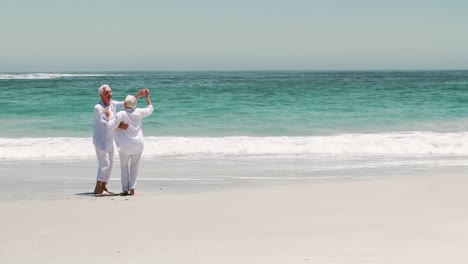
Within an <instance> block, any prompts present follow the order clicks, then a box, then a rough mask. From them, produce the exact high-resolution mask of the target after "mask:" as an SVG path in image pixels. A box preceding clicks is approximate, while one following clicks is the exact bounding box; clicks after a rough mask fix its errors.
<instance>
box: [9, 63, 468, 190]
mask: <svg viewBox="0 0 468 264" xmlns="http://www.w3.org/2000/svg"><path fill="white" fill-rule="evenodd" d="M102 84H108V85H110V86H111V88H112V91H113V99H114V100H117V101H119V100H120V101H121V100H123V99H124V98H125V96H126V95H127V94H133V95H134V94H136V93H137V91H138V90H139V89H141V88H144V87H147V88H149V89H150V92H151V99H152V101H153V104H154V106H155V112H154V113H153V114H152V115H151V116H149V117H148V118H146V119H144V121H143V131H144V135H145V150H144V153H143V160H144V164H142V166H143V167H142V169H141V171H142V172H141V177H140V179H141V181H147V182H156V183H155V184H154V185H155V186H157V185H159V186H160V185H165V186H176V185H177V186H182V187H184V186H185V187H187V186H194V185H193V183H196V186H199V185H200V184H201V185H209V186H215V187H217V186H219V185H220V184H221V185H224V186H231V185H237V184H244V183H252V182H255V183H265V182H266V183H281V184H284V183H285V182H286V183H289V182H296V181H309V180H317V179H336V178H353V179H354V178H359V177H378V176H385V175H400V174H402V175H404V174H417V173H419V172H423V173H428V172H431V171H437V170H439V171H455V172H456V171H458V172H461V171H462V170H464V169H466V164H467V163H468V161H467V158H468V107H467V104H468V71H369V72H365V71H349V72H346V71H323V72H321V71H310V72H309V71H271V72H270V71H252V72H250V71H249V72H223V71H213V72H190V71H187V72H67V73H0V91H1V95H2V99H3V100H2V102H1V103H0V122H1V124H2V129H0V164H2V167H3V168H4V169H3V171H4V172H5V171H8V172H9V173H10V174H11V173H12V172H13V171H15V170H12V169H11V168H10V167H8V166H16V165H18V164H35V165H34V166H33V165H28V166H32V168H30V167H28V166H25V168H29V169H33V168H36V169H38V168H43V167H48V168H49V169H48V171H49V172H50V171H51V170H53V169H51V168H50V167H52V168H56V167H57V166H55V167H54V165H53V164H68V165H67V166H71V167H73V168H76V169H79V168H80V167H82V164H87V165H86V166H87V167H89V170H87V171H85V172H82V173H80V175H79V176H77V175H76V173H75V174H73V173H72V174H73V176H70V177H67V176H64V175H62V176H59V175H58V174H59V173H58V172H57V178H54V179H55V180H56V179H63V180H65V179H66V181H67V184H73V180H74V179H80V180H83V181H87V182H88V183H90V185H93V181H94V180H95V171H94V170H95V168H94V167H95V163H94V162H95V153H94V147H93V144H92V133H93V107H94V105H95V104H96V103H98V102H99V96H98V92H97V89H98V88H99V86H101V85H102ZM145 106H146V103H145V100H140V101H139V103H138V106H137V107H145ZM115 160H116V162H118V154H116V156H115ZM14 164H16V165H14ZM51 164H52V165H51ZM86 166H85V167H86ZM20 167H21V166H20ZM59 167H60V166H59ZM145 168H146V169H145ZM59 170H60V169H59ZM3 174H4V177H2V178H3V180H4V181H13V180H11V179H6V178H7V177H8V178H9V176H8V175H10V174H8V173H3ZM7 174H8V175H7ZM23 174H27V175H31V173H27V172H26V171H23V172H22V174H21V175H20V173H16V174H15V175H16V176H17V177H22V179H23V180H24V181H27V179H28V177H31V176H27V175H23ZM86 174H89V175H86ZM0 177H1V176H0ZM60 177H62V178H60ZM118 178H119V167H118V164H117V163H116V164H115V165H114V172H113V179H114V180H116V181H117V180H118ZM36 180H37V179H36ZM37 181H38V182H40V180H37ZM69 181H71V182H69ZM139 184H140V185H144V184H146V183H139ZM191 184H192V185H191ZM116 186H118V183H116ZM58 188H60V186H59V187H58Z"/></svg>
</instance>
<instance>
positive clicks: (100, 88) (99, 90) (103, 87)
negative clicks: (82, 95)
mask: <svg viewBox="0 0 468 264" xmlns="http://www.w3.org/2000/svg"><path fill="white" fill-rule="evenodd" d="M105 88H109V89H110V86H109V85H107V84H103V85H101V87H99V89H98V93H99V95H101V94H102V92H103V91H104V89H105Z"/></svg>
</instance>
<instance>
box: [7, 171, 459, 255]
mask: <svg viewBox="0 0 468 264" xmlns="http://www.w3.org/2000/svg"><path fill="white" fill-rule="evenodd" d="M0 212H1V218H0V219H1V230H0V231H1V236H0V263H5V264H6V263H8V264H11V263H114V264H115V263H216V264H225V263H255V264H260V263H281V264H292V263H320V264H325V263H346V264H350V263H359V264H364V263H373V264H375V263H392V264H395V263H398V264H401V263H412V264H413V263H424V264H427V263H451V264H453V263H468V176H467V177H463V176H437V177H394V178H391V179H389V178H387V179H374V180H350V181H334V182H326V183H315V184H308V185H306V186H287V187H267V188H256V189H243V190H229V191H220V192H206V193H191V194H150V193H140V194H139V195H138V196H135V197H105V198H95V197H87V196H73V195H72V196H71V197H69V198H67V197H64V199H63V200H55V201H2V202H0Z"/></svg>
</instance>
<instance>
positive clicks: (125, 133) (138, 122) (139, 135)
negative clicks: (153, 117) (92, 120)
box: [107, 89, 154, 195]
mask: <svg viewBox="0 0 468 264" xmlns="http://www.w3.org/2000/svg"><path fill="white" fill-rule="evenodd" d="M144 96H145V97H146V103H147V104H148V106H147V107H145V108H135V107H136V104H137V99H136V98H135V97H134V96H132V95H128V96H127V97H126V98H125V103H124V108H125V110H124V111H120V112H117V114H116V115H115V116H112V114H111V113H110V112H108V114H107V117H108V120H109V126H112V127H116V126H118V124H119V123H120V122H122V121H123V122H125V123H127V124H128V129H127V130H121V129H119V130H117V131H116V132H115V144H116V145H117V149H118V150H119V155H120V169H121V172H120V173H121V174H120V175H121V180H122V195H134V194H135V186H136V183H137V176H138V167H139V164H140V158H141V154H142V153H143V147H144V141H143V127H142V119H143V118H145V117H147V116H149V115H150V114H151V113H153V111H154V108H153V105H152V104H151V100H150V97H149V90H148V89H146V90H145V92H144Z"/></svg>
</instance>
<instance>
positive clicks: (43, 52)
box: [0, 0, 468, 72]
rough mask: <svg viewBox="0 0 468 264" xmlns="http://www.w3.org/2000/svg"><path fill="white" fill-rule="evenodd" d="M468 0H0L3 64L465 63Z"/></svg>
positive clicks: (68, 67) (278, 66)
mask: <svg viewBox="0 0 468 264" xmlns="http://www.w3.org/2000/svg"><path fill="white" fill-rule="evenodd" d="M467 14H468V1H456V0H445V1H435V0H428V1H422V0H421V1H416V0H405V1H403V0H392V1H388V0H374V1H371V0H355V1H351V0H316V1H314V0H308V1H305V0H289V1H275V0H271V1H265V0H235V1H234V0H233V1H223V0H217V1H215V0H198V1H195V0H194V1H181V0H167V1H166V0H163V1H158V0H154V1H150V0H120V1H119V0H79V1H78V0H73V1H70V0H56V1H52V0H41V1H37V0H29V1H28V0H0V36H1V41H0V71H2V72H5V71H111V70H385V69H392V70H405V69H408V70H412V69H420V70H426V69H468V15H467Z"/></svg>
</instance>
